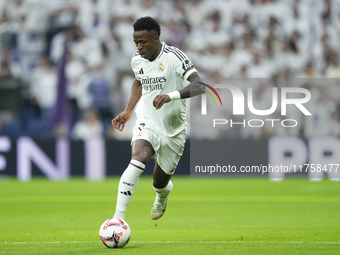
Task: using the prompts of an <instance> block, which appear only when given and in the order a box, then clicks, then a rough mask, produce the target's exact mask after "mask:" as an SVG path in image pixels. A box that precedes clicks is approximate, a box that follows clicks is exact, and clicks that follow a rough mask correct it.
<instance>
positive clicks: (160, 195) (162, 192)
mask: <svg viewBox="0 0 340 255" xmlns="http://www.w3.org/2000/svg"><path fill="white" fill-rule="evenodd" d="M172 187H173V184H172V182H171V181H169V182H168V185H166V186H165V187H164V188H162V189H157V188H155V187H153V189H154V190H155V191H156V192H157V194H156V199H155V204H158V203H163V202H164V200H165V199H166V198H167V197H168V195H169V194H170V191H171V190H172Z"/></svg>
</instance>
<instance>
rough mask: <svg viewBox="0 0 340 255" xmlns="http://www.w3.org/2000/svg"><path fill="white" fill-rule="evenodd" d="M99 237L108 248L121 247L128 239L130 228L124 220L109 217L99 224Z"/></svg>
mask: <svg viewBox="0 0 340 255" xmlns="http://www.w3.org/2000/svg"><path fill="white" fill-rule="evenodd" d="M99 237H100V240H101V241H102V242H103V244H104V245H105V246H106V247H108V248H123V247H124V246H125V245H126V244H127V243H128V242H129V241H130V237H131V229H130V227H129V225H128V224H127V222H126V221H124V220H121V219H118V218H111V219H108V220H106V221H105V222H104V223H103V224H102V225H101V227H100V229H99Z"/></svg>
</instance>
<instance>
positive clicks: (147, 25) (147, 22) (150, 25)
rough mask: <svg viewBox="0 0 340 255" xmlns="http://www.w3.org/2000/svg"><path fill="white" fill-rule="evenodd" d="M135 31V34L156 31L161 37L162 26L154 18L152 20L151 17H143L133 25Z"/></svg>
mask: <svg viewBox="0 0 340 255" xmlns="http://www.w3.org/2000/svg"><path fill="white" fill-rule="evenodd" d="M133 30H134V31H135V32H137V31H143V30H146V31H153V30H154V31H156V33H157V35H158V36H160V35H161V26H160V25H159V23H158V21H157V20H155V19H154V18H151V17H149V16H146V17H141V18H139V19H137V20H136V22H135V23H134V24H133Z"/></svg>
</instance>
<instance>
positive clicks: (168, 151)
mask: <svg viewBox="0 0 340 255" xmlns="http://www.w3.org/2000/svg"><path fill="white" fill-rule="evenodd" d="M186 131H187V129H186V128H185V129H183V131H181V132H180V133H178V134H177V135H175V136H172V137H169V136H167V135H166V134H165V133H163V132H162V131H160V130H159V129H157V128H156V127H155V124H153V122H151V121H150V120H148V119H137V121H136V124H135V126H134V128H133V131H132V140H131V144H132V143H133V142H134V141H136V140H138V139H143V140H146V141H148V142H149V143H151V145H152V147H153V149H154V151H155V155H154V156H153V157H152V158H155V159H156V160H157V163H158V165H159V166H160V167H161V168H162V170H163V171H164V172H165V173H166V174H168V175H173V174H174V172H175V170H176V167H177V165H178V162H179V160H180V158H181V156H182V154H183V150H184V145H185V140H186Z"/></svg>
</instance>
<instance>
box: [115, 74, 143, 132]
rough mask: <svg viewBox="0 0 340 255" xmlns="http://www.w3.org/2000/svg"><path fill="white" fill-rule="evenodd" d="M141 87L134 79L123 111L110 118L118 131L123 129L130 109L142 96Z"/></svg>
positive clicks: (129, 114) (129, 115) (129, 116)
mask: <svg viewBox="0 0 340 255" xmlns="http://www.w3.org/2000/svg"><path fill="white" fill-rule="evenodd" d="M142 89H143V87H142V84H141V83H140V82H139V81H138V80H136V79H135V80H134V81H133V83H132V88H131V94H130V98H129V101H128V103H127V105H126V107H125V109H124V111H123V112H121V113H120V114H118V116H117V117H116V118H114V119H113V120H112V125H113V126H114V127H115V128H116V129H118V130H119V131H123V129H124V126H125V123H126V122H127V121H128V120H129V119H130V118H131V114H132V111H133V109H134V108H135V106H136V104H137V102H138V100H139V99H140V97H141V96H142Z"/></svg>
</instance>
